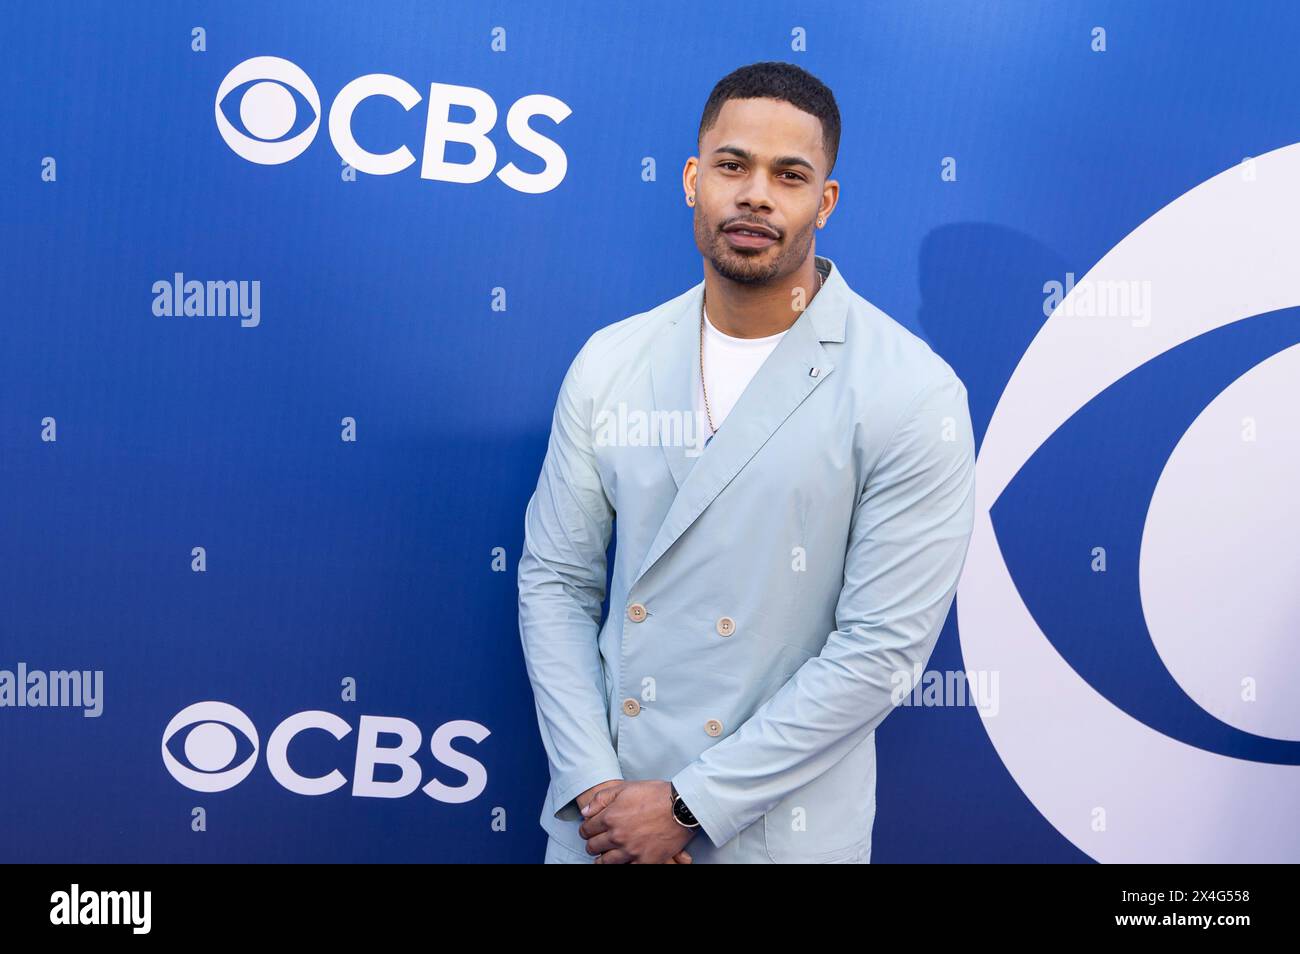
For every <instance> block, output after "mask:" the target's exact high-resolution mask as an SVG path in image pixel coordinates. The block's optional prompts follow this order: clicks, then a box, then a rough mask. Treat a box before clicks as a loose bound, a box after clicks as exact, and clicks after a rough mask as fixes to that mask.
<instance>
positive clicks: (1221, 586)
mask: <svg viewBox="0 0 1300 954" xmlns="http://www.w3.org/2000/svg"><path fill="white" fill-rule="evenodd" d="M1254 163H1255V170H1256V175H1255V176H1254V177H1247V176H1244V175H1243V174H1242V170H1241V168H1240V167H1233V168H1230V169H1228V170H1226V171H1224V172H1222V173H1220V174H1219V175H1217V176H1214V177H1213V178H1211V179H1209V180H1207V181H1205V182H1203V183H1201V184H1200V185H1198V186H1196V187H1195V188H1193V189H1191V190H1190V191H1189V192H1187V193H1185V194H1183V195H1181V196H1179V197H1178V198H1177V199H1175V200H1174V201H1172V202H1171V203H1169V204H1168V205H1167V206H1165V207H1164V208H1162V209H1160V210H1159V211H1158V212H1156V213H1155V214H1154V215H1153V216H1151V217H1150V218H1149V219H1147V220H1146V221H1145V222H1143V223H1141V224H1140V225H1139V226H1138V227H1137V228H1136V229H1134V230H1133V231H1132V232H1131V233H1130V234H1128V235H1127V236H1125V237H1124V239H1123V240H1122V241H1121V242H1120V243H1119V244H1118V245H1116V246H1115V247H1114V248H1113V249H1111V250H1110V251H1109V252H1108V253H1106V255H1104V256H1103V257H1102V258H1101V260H1100V261H1099V262H1098V263H1097V264H1096V265H1095V266H1094V267H1093V269H1092V270H1091V271H1090V272H1089V273H1088V274H1087V275H1085V276H1084V278H1083V280H1081V282H1080V283H1079V286H1080V287H1082V286H1083V285H1084V283H1085V282H1089V283H1091V286H1092V287H1094V288H1095V287H1106V286H1110V287H1116V286H1118V285H1120V284H1122V283H1127V282H1132V281H1134V280H1145V281H1149V282H1150V283H1151V290H1152V294H1151V296H1150V302H1151V306H1150V314H1149V316H1148V320H1147V321H1146V322H1143V323H1140V324H1139V323H1136V322H1130V321H1126V320H1116V319H1113V318H1112V319H1107V318H1096V317H1093V318H1083V317H1079V315H1078V313H1077V311H1078V310H1077V309H1075V308H1073V307H1072V302H1071V298H1072V297H1073V296H1074V295H1075V293H1074V292H1071V293H1070V295H1067V296H1066V298H1065V299H1064V300H1063V301H1062V302H1061V303H1060V305H1058V307H1057V308H1056V309H1055V310H1054V311H1053V313H1052V315H1051V317H1050V318H1049V319H1048V320H1047V321H1046V322H1045V323H1044V324H1043V327H1042V328H1041V329H1040V331H1039V333H1038V335H1037V336H1036V337H1035V338H1034V340H1033V342H1032V343H1031V344H1030V346H1029V348H1028V349H1027V350H1026V351H1025V354H1024V355H1023V357H1022V358H1021V359H1020V362H1019V364H1018V365H1017V366H1016V369H1015V371H1014V373H1013V374H1012V376H1011V378H1010V380H1009V381H1008V383H1007V386H1006V388H1005V390H1004V391H1003V393H1002V396H1001V398H1000V399H999V401H998V405H997V407H996V409H995V410H994V412H993V415H992V417H991V418H990V420H989V425H988V429H987V431H986V432H985V436H984V440H983V443H982V445H981V447H980V450H979V457H978V462H977V465H976V488H977V489H976V494H977V504H976V514H975V527H974V532H973V534H972V537H971V544H970V550H969V553H968V556H967V560H966V566H965V571H964V572H963V575H962V580H961V584H960V586H959V589H958V595H957V615H958V629H959V633H960V639H961V646H962V655H963V661H964V664H965V666H966V667H967V668H968V669H970V670H973V671H976V672H978V671H990V672H994V671H996V672H998V673H999V681H1000V690H999V700H998V702H999V709H998V712H997V714H995V715H985V713H984V712H983V711H981V713H980V715H981V718H982V720H983V725H984V729H985V731H986V732H987V733H988V735H989V739H990V740H991V742H992V743H993V746H994V747H995V749H996V750H997V753H998V756H999V757H1000V758H1001V759H1002V761H1003V763H1004V764H1005V765H1006V767H1007V770H1008V771H1009V772H1010V773H1011V775H1012V777H1013V778H1014V779H1015V781H1016V783H1017V784H1018V785H1019V786H1020V788H1021V789H1022V790H1023V791H1024V793H1025V795H1026V796H1027V797H1028V798H1029V799H1030V801H1031V802H1032V803H1033V805H1034V806H1035V808H1037V809H1038V811H1039V812H1041V813H1042V815H1043V817H1045V818H1046V819H1047V820H1048V821H1049V822H1050V823H1051V824H1052V825H1053V826H1054V827H1055V828H1056V829H1057V830H1058V831H1059V832H1060V833H1061V834H1062V835H1063V836H1064V837H1066V838H1068V839H1069V840H1070V841H1071V842H1072V843H1073V844H1074V845H1076V846H1077V847H1078V848H1079V849H1080V850H1081V851H1084V852H1086V853H1087V854H1088V855H1090V856H1091V857H1092V858H1094V859H1096V860H1098V861H1102V862H1111V863H1151V862H1163V863H1191V862H1202V863H1204V862H1210V863H1229V862H1245V863H1260V862H1273V863H1277V862H1295V861H1297V860H1300V820H1298V816H1297V814H1296V806H1297V805H1300V764H1296V763H1297V761H1300V759H1297V757H1296V755H1295V749H1294V742H1293V740H1295V739H1296V738H1297V736H1298V735H1300V732H1297V729H1296V725H1295V717H1296V712H1297V707H1296V703H1295V701H1294V695H1293V694H1292V693H1290V692H1289V690H1288V689H1287V688H1286V687H1287V686H1290V685H1292V684H1293V681H1294V676H1295V674H1296V673H1300V642H1297V640H1296V638H1295V628H1294V621H1295V619H1296V605H1297V604H1296V597H1295V591H1294V567H1295V556H1294V538H1295V530H1296V527H1297V525H1300V500H1297V498H1296V495H1295V494H1294V479H1295V475H1297V474H1300V439H1297V438H1296V434H1297V431H1300V424H1298V423H1297V417H1298V416H1297V415H1296V414H1294V413H1293V412H1292V411H1291V410H1290V409H1292V408H1294V407H1295V406H1296V404H1297V394H1298V390H1297V385H1296V383H1295V382H1296V381H1297V380H1298V378H1297V371H1298V370H1300V352H1297V351H1295V350H1291V351H1290V352H1287V351H1283V352H1279V353H1278V354H1276V355H1275V356H1274V357H1272V358H1271V359H1270V360H1268V361H1266V362H1263V363H1262V364H1260V365H1259V366H1258V367H1256V368H1254V369H1252V370H1251V372H1250V373H1249V374H1248V375H1243V376H1242V378H1241V379H1240V380H1239V381H1238V382H1236V383H1235V384H1233V385H1232V386H1231V387H1229V388H1227V389H1226V390H1224V391H1223V392H1222V394H1221V395H1220V396H1219V397H1218V398H1217V399H1216V401H1215V402H1214V403H1213V404H1211V405H1210V406H1209V407H1208V408H1207V409H1206V411H1205V412H1204V413H1203V414H1202V415H1201V416H1200V417H1199V418H1197V421H1196V423H1195V424H1194V426H1193V427H1192V428H1190V429H1189V430H1188V431H1187V432H1186V433H1185V435H1184V436H1183V438H1182V440H1181V441H1180V443H1179V444H1178V447H1177V449H1176V450H1175V451H1174V452H1173V454H1172V455H1170V456H1169V457H1168V459H1167V460H1165V461H1155V460H1152V461H1151V464H1152V466H1153V467H1156V468H1157V469H1158V470H1159V474H1160V480H1159V485H1158V486H1157V487H1156V490H1155V493H1154V496H1153V497H1152V498H1151V500H1150V501H1149V502H1147V503H1146V506H1145V510H1144V513H1143V514H1142V516H1143V518H1144V524H1143V530H1142V537H1141V550H1140V566H1137V567H1134V566H1133V565H1132V561H1129V563H1128V565H1127V566H1126V567H1118V566H1112V567H1108V568H1107V576H1108V577H1113V574H1115V573H1118V572H1123V571H1124V570H1127V571H1128V572H1131V573H1136V574H1137V575H1138V576H1139V578H1140V582H1141V594H1140V595H1141V603H1140V610H1141V617H1140V618H1141V621H1142V622H1143V623H1144V625H1143V626H1142V627H1139V626H1138V625H1137V623H1136V622H1135V623H1134V624H1132V625H1129V626H1125V627H1124V629H1123V631H1122V632H1119V634H1118V635H1120V636H1123V637H1124V638H1129V639H1149V640H1150V641H1151V642H1152V643H1154V645H1155V649H1156V651H1158V652H1159V654H1160V660H1161V661H1162V662H1163V665H1164V667H1165V669H1166V670H1167V673H1168V675H1169V676H1170V677H1171V678H1172V679H1174V680H1175V681H1176V682H1177V683H1178V685H1179V686H1180V687H1181V688H1182V690H1183V691H1184V692H1186V693H1187V695H1188V696H1189V697H1191V698H1192V699H1194V700H1197V702H1198V703H1199V705H1200V706H1201V707H1202V708H1204V709H1206V710H1210V709H1215V708H1216V705H1215V704H1216V703H1218V705H1217V711H1216V713H1215V714H1216V716H1217V718H1218V719H1219V720H1220V721H1222V722H1224V723H1226V724H1228V725H1229V727H1230V728H1232V727H1235V728H1236V729H1237V731H1239V732H1245V731H1249V732H1253V733H1257V734H1258V735H1260V736H1266V738H1263V739H1262V741H1259V740H1255V749H1254V750H1249V754H1239V755H1233V754H1231V753H1229V752H1228V751H1226V748H1225V750H1224V751H1212V750H1211V748H1210V747H1207V746H1206V745H1203V744H1189V742H1188V741H1185V740H1182V739H1178V738H1174V737H1172V736H1171V735H1170V734H1169V733H1167V732H1164V731H1159V730H1157V729H1155V728H1153V727H1152V726H1151V725H1150V724H1148V723H1146V722H1144V721H1142V720H1141V719H1138V718H1135V717H1134V716H1133V714H1132V713H1130V712H1128V711H1126V710H1125V709H1124V708H1123V707H1120V706H1117V705H1115V704H1114V703H1113V702H1112V701H1111V700H1110V699H1108V698H1107V697H1106V695H1104V694H1103V693H1102V692H1099V691H1098V689H1097V687H1096V686H1094V685H1092V684H1090V683H1089V681H1088V680H1087V679H1085V678H1084V677H1083V676H1082V675H1081V674H1080V672H1079V671H1077V670H1076V669H1075V668H1073V667H1072V666H1071V665H1070V663H1069V661H1068V660H1067V659H1066V658H1063V656H1062V655H1061V653H1060V652H1058V650H1057V648H1056V646H1054V644H1053V641H1052V639H1050V638H1049V635H1050V634H1049V633H1048V632H1046V631H1045V625H1046V624H1045V623H1044V618H1043V617H1042V616H1038V615H1035V614H1034V613H1032V612H1031V611H1030V609H1029V606H1028V605H1027V603H1026V597H1025V594H1026V592H1027V590H1028V588H1029V587H1028V586H1027V585H1018V584H1017V581H1016V580H1015V579H1014V578H1013V575H1012V568H1013V564H1012V563H1011V562H1010V561H1009V559H1008V557H1009V554H1010V552H1011V543H1010V540H1009V539H1004V540H1000V539H999V536H998V524H997V521H996V520H995V519H994V512H995V507H994V505H995V504H996V503H997V502H998V501H999V499H1000V498H1001V497H1003V496H1004V491H1006V490H1007V489H1008V487H1009V486H1010V485H1011V484H1012V482H1013V481H1014V480H1015V478H1016V477H1017V475H1018V474H1019V473H1020V472H1021V471H1022V470H1024V469H1025V468H1026V465H1027V463H1028V462H1029V461H1030V460H1031V458H1032V457H1033V456H1034V455H1035V454H1036V453H1037V451H1038V449H1039V448H1040V447H1042V446H1043V445H1044V444H1046V443H1047V442H1048V441H1049V439H1051V438H1053V436H1054V435H1055V434H1057V432H1058V431H1061V430H1062V429H1063V428H1064V426H1065V425H1066V424H1067V422H1069V421H1070V420H1071V419H1072V418H1073V417H1075V416H1076V413H1077V412H1079V411H1080V409H1082V408H1084V407H1085V406H1087V405H1089V404H1090V403H1091V402H1093V401H1094V399H1095V398H1097V397H1098V396H1099V395H1102V394H1103V392H1106V391H1107V390H1108V389H1111V388H1112V386H1113V385H1116V383H1117V382H1122V380H1123V379H1125V378H1126V376H1129V375H1130V374H1131V373H1132V372H1134V371H1135V370H1136V369H1139V368H1143V367H1145V366H1147V365H1148V364H1150V363H1151V362H1153V361H1155V360H1156V359H1157V358H1158V357H1159V356H1161V355H1164V354H1166V352H1172V351H1173V350H1174V349H1178V348H1180V347H1181V346H1183V345H1184V343H1185V342H1191V341H1192V340H1193V339H1198V338H1200V337H1201V336H1204V335H1208V334H1210V333H1212V332H1215V331H1216V329H1221V328H1223V327H1224V326H1227V325H1230V324H1232V323H1234V322H1244V321H1247V320H1259V319H1260V316H1268V315H1270V314H1272V313H1276V312H1279V311H1281V310H1283V309H1289V308H1295V307H1296V306H1300V270H1298V269H1297V268H1296V263H1295V210H1296V209H1297V208H1300V144H1294V145H1290V146H1286V147H1284V148H1281V149H1277V150H1275V151H1273V152H1270V153H1267V154H1265V155H1262V156H1258V157H1256V158H1255V160H1254ZM1067 306H1071V307H1067ZM1193 383H1194V382H1190V381H1185V382H1184V385H1183V388H1184V390H1188V391H1191V390H1193V388H1192V384H1193ZM1135 413H1136V410H1135ZM1245 414H1251V415H1255V416H1258V417H1260V418H1261V421H1262V423H1263V424H1264V427H1263V428H1262V430H1261V436H1260V437H1259V438H1258V440H1255V441H1253V442H1252V443H1250V444H1244V445H1243V444H1242V443H1241V439H1240V437H1239V434H1238V432H1239V431H1240V429H1241V428H1242V420H1243V416H1244V415H1245ZM1113 426H1115V427H1125V426H1129V425H1128V423H1127V422H1126V421H1125V420H1119V419H1117V420H1115V421H1114V422H1113ZM1091 463H1092V462H1091V461H1089V460H1083V461H1079V462H1078V466H1079V467H1082V468H1086V467H1087V466H1088V465H1090V464H1091ZM1109 477H1110V475H1108V473H1107V472H1106V471H1105V470H1099V471H1098V472H1097V474H1096V476H1095V477H1094V478H1093V479H1094V481H1101V480H1106V479H1108V478H1109ZM1056 490H1057V491H1059V490H1060V488H1059V487H1057V488H1056ZM1229 491H1230V492H1229ZM1107 492H1108V493H1110V494H1112V495H1122V496H1123V498H1124V499H1125V500H1126V501H1132V500H1133V499H1134V496H1135V495H1136V493H1137V492H1138V491H1137V488H1133V487H1129V486H1127V485H1125V486H1119V487H1111V488H1108V491H1107ZM1049 498H1050V495H1049V497H1048V498H1045V497H1043V496H1040V497H1039V498H1037V499H1038V500H1039V501H1040V504H1039V505H1040V506H1041V505H1042V504H1041V501H1042V500H1044V499H1049ZM1058 503H1059V505H1060V506H1062V507H1069V506H1070V502H1069V500H1068V499H1063V500H1058ZM1109 542H1111V541H1108V540H1097V541H1095V543H1096V544H1097V545H1106V544H1108V543H1109ZM1078 549H1080V550H1081V551H1082V552H1079V553H1078V561H1079V563H1080V564H1081V565H1082V570H1081V576H1083V575H1086V574H1087V572H1088V570H1087V564H1088V559H1089V554H1088V552H1087V550H1086V548H1078ZM1072 559H1073V554H1072ZM1071 566H1072V567H1073V566H1074V564H1071ZM1277 568H1282V569H1288V568H1289V571H1290V574H1289V575H1287V576H1285V577H1284V576H1283V575H1282V574H1280V572H1279V569H1277ZM1072 572H1073V571H1072ZM1094 579H1096V577H1094ZM1021 582H1022V584H1029V583H1030V582H1032V581H1021ZM1095 585H1097V586H1100V585H1101V584H1095ZM1243 594H1244V595H1243ZM1247 606H1248V607H1249V609H1244V608H1243V607H1247ZM1225 619H1231V620H1233V622H1234V623H1235V628H1234V627H1233V626H1228V625H1225V624H1224V622H1223V621H1224V620H1225ZM1207 620H1208V621H1209V623H1208V624H1207ZM1148 630H1149V634H1148ZM1147 648H1150V647H1147ZM1111 663H1112V665H1113V660H1112V661H1111ZM1244 676H1253V677H1256V678H1257V679H1258V681H1259V685H1260V698H1259V701H1258V702H1257V703H1256V704H1255V705H1254V706H1253V707H1252V706H1245V705H1235V706H1234V705H1230V704H1229V702H1230V701H1231V702H1234V703H1235V702H1239V700H1236V699H1233V698H1232V692H1233V690H1234V689H1236V688H1238V684H1239V683H1240V681H1241V680H1242V678H1243V677H1244ZM1224 737H1225V738H1228V739H1229V742H1231V741H1232V739H1231V738H1230V737H1228V736H1227V735H1226V734H1224ZM1233 744H1237V743H1233ZM1241 746H1244V743H1241ZM1288 746H1291V747H1290V748H1288ZM1240 751H1241V752H1243V753H1246V752H1248V750H1246V749H1245V748H1244V747H1242V748H1240ZM1265 754H1267V755H1268V757H1267V758H1265V757H1263V756H1264V755H1265Z"/></svg>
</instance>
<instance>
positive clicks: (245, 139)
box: [215, 56, 572, 194]
mask: <svg viewBox="0 0 1300 954" xmlns="http://www.w3.org/2000/svg"><path fill="white" fill-rule="evenodd" d="M236 90H242V92H241V93H239V94H238V97H237V98H238V104H237V112H238V116H239V121H240V123H241V124H242V125H243V127H244V130H245V131H244V132H241V131H240V130H239V129H236V128H235V125H234V123H233V122H231V119H230V117H229V116H228V115H227V112H228V109H233V108H234V107H233V106H232V107H228V108H223V105H222V104H223V103H224V102H225V101H226V100H227V99H232V100H233V99H235V98H236V97H235V96H232V94H233V93H234V92H235V91H236ZM295 94H297V96H296V97H295ZM373 96H382V97H385V98H388V99H393V100H396V101H397V102H398V103H400V104H401V106H402V108H403V109H405V110H407V111H409V110H411V109H412V108H413V107H415V106H416V105H417V104H419V103H420V102H421V101H422V97H421V95H420V92H419V91H418V90H416V89H415V87H413V86H411V85H410V84H409V83H407V82H406V81H405V80H403V79H401V78H399V77H396V76H390V75H388V74H387V73H369V74H367V75H365V76H360V77H358V78H356V79H354V80H352V81H351V82H350V83H348V84H347V85H346V86H344V87H343V89H341V90H340V91H339V93H338V95H337V96H335V97H334V102H333V104H332V105H331V106H330V113H329V134H330V140H331V141H332V142H333V143H334V148H335V150H336V151H337V152H338V154H339V156H340V157H341V158H342V159H343V161H344V162H346V163H347V164H348V165H350V166H352V167H353V168H354V169H356V170H358V171H360V172H364V173H367V174H368V175H372V176H389V175H393V174H394V173H397V172H401V171H402V170H404V169H406V168H408V167H410V166H411V165H413V164H414V163H415V161H416V160H415V155H414V154H413V153H412V152H411V150H410V149H409V148H408V147H407V146H406V145H402V146H399V147H398V148H397V149H394V150H392V151H390V152H385V153H376V152H371V151H370V150H368V149H366V148H365V147H364V146H363V145H361V144H360V143H359V142H357V140H356V138H355V136H354V135H353V133H352V115H353V113H354V112H355V111H356V109H357V107H358V106H359V105H360V104H361V103H362V102H364V101H365V100H367V99H369V98H371V97H373ZM299 100H301V101H302V102H301V104H300V102H299ZM303 105H305V106H307V107H310V110H311V116H312V118H311V121H310V123H308V125H307V126H306V127H304V128H303V129H301V130H300V131H298V132H297V133H294V134H293V135H289V134H290V132H291V131H292V130H293V129H294V127H295V126H296V125H298V123H299V113H300V112H301V111H302V106H303ZM453 106H463V107H467V108H468V109H470V110H472V111H473V116H474V118H473V119H472V120H471V121H469V122H467V123H453V122H452V121H451V118H450V117H451V109H452V107H453ZM215 109H216V119H217V130H218V131H219V132H220V133H221V138H222V139H224V140H225V141H226V145H228V146H229V147H230V148H231V149H232V150H234V152H235V153H236V154H237V155H239V156H241V157H242V158H244V159H247V160H248V161H249V162H256V163H259V164H260V165H279V164H281V163H285V162H288V161H289V160H291V159H293V158H295V157H297V156H299V155H301V154H302V152H303V151H304V150H305V149H306V148H307V147H308V146H310V145H311V143H312V140H314V139H315V138H316V133H317V131H318V130H319V128H320V117H321V102H320V94H319V93H318V92H317V91H316V86H315V84H314V83H312V81H311V77H309V76H308V75H307V74H306V73H304V72H303V71H302V69H301V68H300V67H298V66H297V65H296V64H294V63H291V62H289V61H288V60H285V59H281V58H280V57H278V56H255V57H253V58H252V59H249V60H245V61H244V62H242V63H240V64H239V65H238V66H236V67H235V68H234V69H232V70H231V71H230V72H229V73H227V74H226V77H225V79H223V80H222V81H221V85H220V86H219V87H218V88H217V99H216V107H215ZM571 112H572V110H571V109H569V107H568V105H566V104H565V103H564V102H562V101H561V100H558V99H556V98H555V97H554V96H546V95H544V94H541V93H534V94H531V95H528V96H523V97H521V98H519V99H518V100H516V101H515V103H514V104H513V105H512V106H511V107H510V109H509V111H508V112H507V113H506V132H507V134H508V135H509V136H510V138H511V139H512V140H514V142H515V143H516V144H517V145H519V146H520V147H522V148H524V149H527V150H528V151H529V152H531V153H533V154H534V155H536V156H538V157H539V158H540V159H542V160H543V162H544V163H545V165H544V167H543V168H542V170H541V171H540V172H533V173H529V172H524V171H523V170H522V169H520V168H519V167H518V166H516V165H515V164H514V163H513V162H512V163H508V164H507V165H506V166H504V167H503V168H501V169H500V170H498V171H497V174H496V175H497V178H498V179H500V180H501V181H502V182H504V183H505V184H506V185H508V186H509V187H510V188H512V189H514V190H515V191H517V192H525V193H529V194H538V193H542V192H549V191H550V190H551V189H554V188H555V187H556V186H558V185H559V184H560V183H561V182H562V181H564V176H565V173H566V172H567V171H568V167H569V161H568V157H567V156H566V155H565V153H564V150H563V149H562V148H560V146H559V145H558V144H556V143H555V142H554V141H553V140H550V139H548V138H546V137H545V136H542V135H540V134H539V133H536V132H534V131H533V130H532V129H531V128H530V127H529V125H528V121H529V119H531V118H532V117H533V116H545V117H547V118H548V119H550V120H552V121H553V122H556V123H559V122H563V121H564V119H566V118H567V117H568V116H569V114H570V113H571ZM497 114H498V110H497V105H496V103H495V102H494V101H493V99H492V97H491V96H489V95H488V94H487V93H486V92H484V91H483V90H481V89H476V88H475V87H473V86H456V85H453V84H450V83H431V84H430V85H429V95H428V103H427V105H426V113H425V127H424V143H423V146H422V148H421V156H420V177H421V178H423V179H433V180H436V181H439V182H457V183H465V184H468V183H473V182H481V181H482V180H484V179H486V178H487V177H488V176H489V175H490V174H491V173H492V170H493V169H494V168H496V162H497V150H496V146H495V145H493V143H492V140H490V139H489V138H488V135H487V134H488V133H489V132H490V131H491V130H492V128H493V127H494V126H496V122H497ZM449 142H455V143H463V144H465V145H468V146H470V147H471V148H472V149H473V150H474V158H473V160H472V161H470V162H468V163H462V162H448V161H447V160H446V158H445V157H446V147H447V143H449Z"/></svg>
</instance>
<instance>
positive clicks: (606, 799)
mask: <svg viewBox="0 0 1300 954" xmlns="http://www.w3.org/2000/svg"><path fill="white" fill-rule="evenodd" d="M614 795H615V793H613V792H610V791H609V790H608V789H606V790H605V791H601V792H597V793H596V794H595V795H594V796H593V797H592V799H591V801H589V802H588V803H587V807H586V808H584V809H583V814H584V815H585V816H586V820H584V821H583V823H582V824H581V825H579V826H578V834H579V835H581V836H582V837H583V838H590V837H591V836H592V835H597V834H599V833H600V832H602V831H604V830H605V829H606V828H608V827H609V826H608V825H607V824H606V823H605V819H604V818H602V817H601V812H603V811H604V810H605V809H606V808H607V807H608V806H609V804H610V803H611V802H613V801H614Z"/></svg>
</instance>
